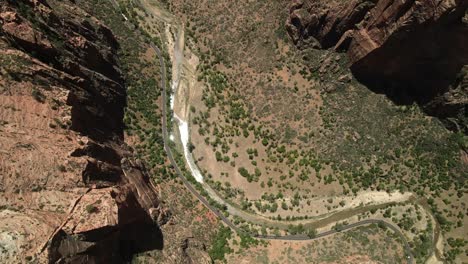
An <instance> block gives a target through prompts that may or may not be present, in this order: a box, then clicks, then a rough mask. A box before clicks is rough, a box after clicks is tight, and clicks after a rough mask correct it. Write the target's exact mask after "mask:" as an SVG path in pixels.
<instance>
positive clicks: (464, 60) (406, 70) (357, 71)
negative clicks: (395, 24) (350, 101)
mask: <svg viewBox="0 0 468 264" xmlns="http://www.w3.org/2000/svg"><path fill="white" fill-rule="evenodd" d="M465 65H468V25H467V24H465V23H462V22H461V21H445V23H441V24H440V25H437V26H433V25H420V26H419V28H416V29H414V30H412V31H411V32H410V33H406V32H402V33H399V34H396V35H395V36H392V38H391V39H389V40H388V41H386V42H385V43H384V44H383V45H382V46H381V47H379V48H378V49H375V50H374V51H372V52H371V53H369V54H368V55H367V56H365V57H363V58H362V59H361V60H359V61H357V62H355V63H354V64H353V65H352V66H351V71H352V73H353V75H354V76H355V77H356V79H357V80H358V81H359V82H361V83H362V84H364V85H366V86H367V87H368V88H369V89H370V90H372V91H373V92H376V93H381V94H385V95H386V96H388V98H389V99H391V100H392V101H393V102H394V103H396V104H398V105H411V104H413V103H417V104H418V105H420V106H421V108H422V109H423V110H424V111H425V112H426V113H427V114H429V115H431V116H435V117H438V118H440V119H442V121H447V120H444V119H447V118H451V119H453V120H457V121H455V123H454V121H453V120H452V121H450V122H444V123H446V124H447V126H448V128H450V129H453V130H461V131H464V132H465V133H467V132H468V131H467V129H468V128H467V125H468V124H466V123H465V120H460V118H461V119H464V118H463V116H465V117H466V116H467V112H466V111H467V105H466V100H467V96H468V95H467V92H468V91H467V89H466V87H464V86H463V81H460V78H461V79H463V78H464V77H463V76H461V75H464V74H466V73H465V72H464V66H465ZM454 94H456V95H459V96H460V94H461V95H462V100H454V99H453V98H454V96H453V95H454ZM463 94H464V95H463ZM463 96H464V99H463Z"/></svg>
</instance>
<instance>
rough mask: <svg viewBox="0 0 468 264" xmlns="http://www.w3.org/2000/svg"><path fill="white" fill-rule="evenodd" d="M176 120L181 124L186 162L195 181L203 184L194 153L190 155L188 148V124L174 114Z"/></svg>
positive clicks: (181, 138)
mask: <svg viewBox="0 0 468 264" xmlns="http://www.w3.org/2000/svg"><path fill="white" fill-rule="evenodd" d="M174 118H175V119H176V120H177V122H178V123H179V133H180V141H182V146H183V148H184V156H185V160H186V161H187V164H188V165H189V168H190V171H191V172H192V175H193V177H194V178H195V180H197V182H199V183H203V176H202V174H201V172H200V170H199V169H198V167H197V165H196V164H195V162H194V160H193V157H192V153H190V151H189V148H188V143H189V136H190V133H189V126H188V123H187V122H185V121H184V120H182V119H180V118H179V117H178V116H177V115H176V114H174Z"/></svg>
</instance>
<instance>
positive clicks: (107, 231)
mask: <svg viewBox="0 0 468 264" xmlns="http://www.w3.org/2000/svg"><path fill="white" fill-rule="evenodd" d="M117 49H118V42H117V40H116V39H115V38H114V36H113V34H112V32H111V31H110V30H109V29H108V28H107V27H106V26H105V25H103V24H102V23H101V22H100V21H98V20H97V19H96V18H94V17H92V16H91V15H89V14H87V13H86V12H84V11H83V10H81V9H80V8H78V7H77V6H76V5H74V4H73V2H70V1H52V0H51V1H45V0H22V1H16V0H8V1H6V0H1V1H0V73H1V77H0V191H1V193H0V207H1V208H2V210H1V211H0V234H1V238H0V240H1V244H2V245H5V246H6V247H7V248H8V250H6V251H4V252H3V253H0V262H2V263H20V262H24V261H26V260H38V261H39V262H41V263H44V262H49V263H57V262H60V263H64V262H65V263H69V262H77V263H119V262H124V261H126V260H127V258H129V257H130V256H131V254H133V253H135V252H139V251H142V250H145V249H148V248H158V247H161V246H162V245H161V244H162V236H161V233H160V232H159V231H158V230H159V229H158V226H157V224H155V222H156V221H155V220H157V218H158V216H159V215H160V213H159V211H160V205H159V201H158V196H157V193H156V191H155V190H154V188H153V187H152V184H151V183H150V179H149V177H148V175H147V174H146V172H145V169H144V167H143V165H142V164H141V162H139V161H138V160H136V159H135V158H134V157H133V152H132V150H131V149H130V148H129V147H128V146H126V145H125V144H124V143H123V121H122V119H123V113H124V107H125V100H126V92H125V81H124V80H123V78H122V75H121V72H120V69H119V66H118V63H117V58H116V55H115V54H116V51H117Z"/></svg>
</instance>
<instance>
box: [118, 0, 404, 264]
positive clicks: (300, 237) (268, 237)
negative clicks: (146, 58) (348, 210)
mask: <svg viewBox="0 0 468 264" xmlns="http://www.w3.org/2000/svg"><path fill="white" fill-rule="evenodd" d="M111 2H112V4H113V5H114V6H116V7H118V3H117V2H116V1H115V0H111ZM122 16H123V17H124V15H123V14H122ZM150 46H151V48H152V49H153V50H154V51H155V52H156V54H157V56H158V58H159V64H160V66H161V88H162V89H161V90H162V109H163V114H162V133H163V140H164V149H165V151H166V153H167V157H168V158H169V161H170V163H171V164H172V166H173V167H174V169H175V171H176V174H177V176H178V177H179V179H180V180H181V181H182V182H183V184H184V185H185V187H186V188H187V189H188V190H189V191H190V192H191V193H192V194H193V195H194V196H195V197H196V198H197V199H198V200H199V201H200V202H201V203H203V204H204V205H205V206H206V207H207V208H208V209H209V210H210V211H211V212H213V213H214V214H215V215H216V216H217V217H218V218H219V219H220V220H221V221H223V222H224V224H226V225H227V226H229V227H230V228H231V229H233V230H234V231H235V232H236V233H239V234H246V233H245V232H244V231H243V230H241V229H240V228H238V227H237V226H235V225H234V224H233V223H232V222H231V220H229V219H228V218H227V217H226V216H225V215H224V214H223V213H221V212H220V211H219V210H218V209H217V208H215V207H214V206H212V205H211V204H210V203H209V202H208V201H207V200H206V198H205V197H203V196H202V195H201V194H200V193H198V191H197V190H196V189H195V188H194V187H193V186H192V184H190V182H189V181H188V180H187V178H186V177H185V176H184V174H183V173H182V171H181V170H180V168H179V166H178V165H177V163H176V161H175V159H174V156H173V154H172V150H171V148H170V146H169V138H168V135H169V134H168V131H167V113H168V112H167V90H166V87H167V86H166V65H165V63H164V57H163V56H162V53H161V50H160V49H159V48H158V47H157V46H156V45H154V44H153V43H152V42H151V43H150ZM379 223H380V224H383V225H385V226H386V227H388V228H390V229H391V230H393V231H394V232H395V233H396V234H398V235H399V236H400V238H401V239H402V240H403V242H404V249H405V252H406V257H407V260H408V263H409V264H412V263H413V255H412V253H411V249H410V246H409V244H408V241H407V240H406V238H405V236H404V235H403V234H402V233H401V231H400V229H399V228H398V227H396V226H394V225H393V224H391V223H388V222H386V221H383V220H377V219H366V220H362V221H359V222H356V223H353V224H349V225H344V226H343V227H341V228H340V230H339V231H338V230H335V229H332V230H329V231H325V232H322V233H319V234H317V235H316V236H314V237H309V236H307V235H284V236H272V235H266V236H262V235H256V236H255V237H256V238H260V239H265V240H289V241H312V240H316V239H320V238H323V237H326V236H330V235H333V234H336V233H339V232H344V231H347V230H350V229H352V228H355V227H359V226H364V225H369V224H379Z"/></svg>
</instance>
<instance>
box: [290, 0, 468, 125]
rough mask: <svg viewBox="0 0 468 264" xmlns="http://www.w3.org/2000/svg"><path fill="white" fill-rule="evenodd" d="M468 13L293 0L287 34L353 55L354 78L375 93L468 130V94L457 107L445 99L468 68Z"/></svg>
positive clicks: (435, 6)
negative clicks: (418, 106) (448, 118)
mask: <svg viewBox="0 0 468 264" xmlns="http://www.w3.org/2000/svg"><path fill="white" fill-rule="evenodd" d="M467 9H468V1H465V0H437V1H430V0H423V1H415V0H404V1H397V0H352V1H322V0H294V1H293V3H292V5H291V9H290V17H289V19H288V22H287V29H288V32H289V34H290V36H291V37H292V39H293V40H294V42H295V43H297V44H298V45H299V46H302V47H306V46H307V45H310V43H319V44H320V45H317V46H319V47H321V48H334V49H336V50H345V51H347V53H348V57H349V59H350V68H351V70H352V72H353V74H354V75H355V77H357V78H358V79H359V80H360V81H361V82H363V83H365V84H366V85H368V86H369V87H370V88H371V89H375V90H377V91H384V92H385V93H387V94H388V95H389V96H390V97H391V98H392V99H394V100H395V101H397V102H398V103H409V102H410V101H413V100H414V101H416V102H418V103H419V104H420V105H422V106H423V108H424V109H425V110H426V111H427V112H428V113H429V114H432V115H436V116H439V117H443V118H445V119H446V118H447V117H450V118H455V119H456V121H455V123H453V122H452V121H450V122H448V124H450V126H451V127H452V128H455V129H459V130H462V131H465V132H468V124H467V123H466V119H464V120H463V119H459V118H458V117H459V116H463V115H464V116H466V115H467V111H468V110H467V104H466V102H467V100H468V97H467V94H466V92H465V93H464V98H461V99H460V98H459V99H457V103H456V104H454V103H453V102H450V101H444V100H445V99H444V98H446V99H447V98H451V97H452V96H453V93H454V91H455V90H456V89H454V87H456V84H455V85H454V84H453V83H454V82H455V80H456V79H457V76H458V75H459V74H460V72H461V71H462V68H463V66H464V65H467V64H468V45H467V43H468V24H467V21H468V15H467ZM314 45H316V44H314ZM456 93H457V96H458V97H459V95H460V93H459V92H456ZM435 100H436V101H437V103H436V102H435ZM435 106H436V108H434V107H435Z"/></svg>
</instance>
